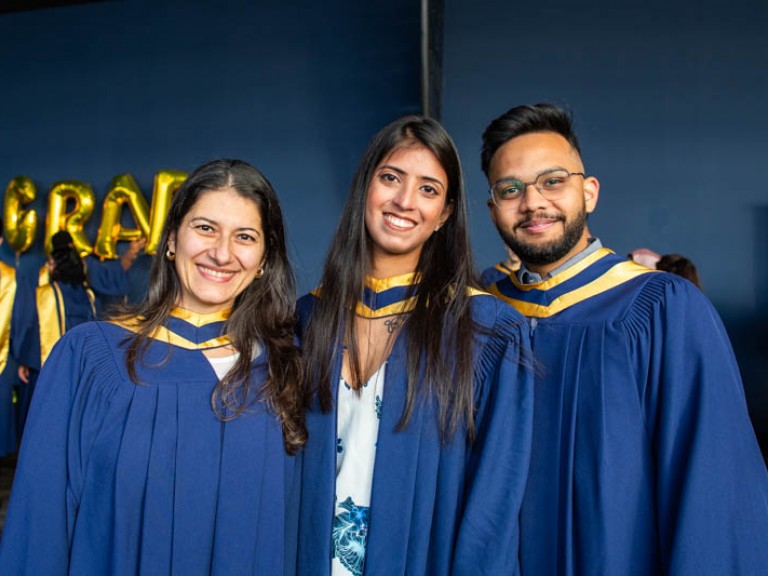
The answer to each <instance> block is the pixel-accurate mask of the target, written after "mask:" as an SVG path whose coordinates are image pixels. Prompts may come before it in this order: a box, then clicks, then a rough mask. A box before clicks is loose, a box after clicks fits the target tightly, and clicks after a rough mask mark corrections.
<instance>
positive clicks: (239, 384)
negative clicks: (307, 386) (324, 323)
mask: <svg viewBox="0 0 768 576" xmlns="http://www.w3.org/2000/svg"><path fill="white" fill-rule="evenodd" d="M225 188H231V189H233V190H234V191H235V192H237V193H238V194H240V195H241V196H243V197H244V198H248V199H249V200H252V201H253V202H254V203H255V204H256V205H257V206H258V208H259V212H260V214H261V221H262V227H263V230H264V238H265V242H266V255H265V264H264V275H263V276H262V277H261V278H259V279H256V280H254V281H253V282H251V284H250V285H249V286H248V287H247V288H246V289H245V290H243V292H241V293H240V294H239V295H238V297H237V298H236V299H235V304H234V307H233V308H232V312H231V314H230V316H229V318H228V320H227V322H226V328H225V330H226V332H227V334H229V335H230V336H231V338H232V342H233V344H234V346H235V347H236V348H237V350H238V351H239V352H240V357H239V358H238V360H237V362H236V363H235V365H234V366H233V367H232V369H231V370H230V371H229V373H227V375H226V376H225V377H224V378H223V379H222V380H221V381H220V382H219V383H218V384H217V385H216V387H215V388H214V391H213V394H212V395H211V406H212V408H213V410H214V411H215V412H216V414H217V415H218V416H219V418H220V419H221V420H224V421H226V420H231V419H233V418H236V417H237V416H238V415H240V414H241V413H242V412H244V411H245V410H246V409H247V408H248V403H249V399H250V398H252V397H253V394H252V390H251V387H252V385H253V384H252V382H251V378H250V375H251V363H252V361H253V352H254V350H255V349H256V348H257V346H256V344H257V343H261V344H262V345H263V346H264V347H265V348H266V352H267V358H268V363H269V375H268V377H267V380H266V381H265V382H264V384H263V385H262V387H261V389H260V390H258V391H257V392H258V394H259V397H260V398H262V399H264V400H266V402H267V403H268V404H269V405H270V407H271V408H272V409H273V410H274V411H275V412H276V413H277V415H278V416H279V417H280V419H281V421H282V426H283V440H284V444H285V449H286V451H287V452H288V453H291V454H292V453H295V452H296V451H297V450H298V449H299V448H300V447H301V446H302V445H303V444H304V443H305V442H306V438H307V432H306V427H305V424H304V411H303V406H302V401H301V396H300V381H301V363H300V358H299V351H298V349H297V348H296V346H295V345H294V326H295V319H296V313H295V298H296V290H295V280H294V276H293V272H292V270H291V266H290V264H289V262H288V255H287V251H286V246H285V232H284V227H283V216H282V212H281V210H280V204H279V202H278V199H277V195H276V194H275V191H274V189H273V188H272V185H271V184H270V182H269V181H268V180H267V179H266V177H265V176H264V175H263V174H261V172H259V171H258V170H256V169H255V168H254V167H252V166H251V165H249V164H247V163H246V162H243V161H240V160H214V161H211V162H208V163H206V164H203V165H202V166H200V167H199V168H197V169H196V170H195V171H194V172H192V173H191V174H190V175H189V177H188V178H187V180H186V181H185V182H184V184H182V186H181V187H180V188H179V189H178V191H177V192H176V193H175V194H174V196H173V200H172V202H171V206H170V209H169V212H168V216H167V218H166V221H165V225H164V228H163V233H162V235H161V238H160V242H159V245H158V254H157V256H156V257H155V258H154V259H153V262H152V269H151V272H150V279H149V291H148V294H147V298H146V299H145V300H144V301H143V302H141V303H139V304H137V305H135V306H132V307H123V308H122V309H121V310H119V312H118V314H119V316H120V317H122V318H125V317H126V316H133V317H136V318H137V319H138V322H139V330H138V331H137V333H136V335H135V336H133V337H131V338H130V340H129V345H128V352H127V355H126V364H127V367H128V372H129V374H130V376H131V378H132V379H133V380H134V382H137V383H138V382H139V379H138V375H137V371H136V363H137V362H141V361H142V359H143V356H144V353H145V352H146V350H147V348H148V346H149V344H150V339H149V336H150V334H152V333H153V332H154V330H155V329H157V328H158V327H160V326H162V325H164V324H165V323H166V322H167V321H168V318H169V315H170V312H171V310H172V309H173V307H174V306H175V305H176V303H177V302H178V301H179V297H180V295H181V284H180V281H179V277H178V275H177V273H176V268H175V266H174V263H173V262H172V261H170V260H168V259H167V258H166V257H165V253H166V251H167V249H168V239H169V236H170V235H171V234H172V233H173V234H176V235H177V233H178V230H179V227H180V226H181V223H182V220H183V219H184V216H185V215H186V214H187V213H188V212H189V211H190V209H191V208H192V207H193V206H194V205H195V203H196V202H197V201H198V199H199V198H200V197H201V196H202V195H203V194H205V193H206V192H209V191H215V190H221V189H225Z"/></svg>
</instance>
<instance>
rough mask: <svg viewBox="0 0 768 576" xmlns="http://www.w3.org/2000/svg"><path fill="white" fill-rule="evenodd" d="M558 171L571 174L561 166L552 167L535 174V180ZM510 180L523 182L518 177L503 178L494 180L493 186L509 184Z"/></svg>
mask: <svg viewBox="0 0 768 576" xmlns="http://www.w3.org/2000/svg"><path fill="white" fill-rule="evenodd" d="M558 170H565V171H566V172H571V171H570V170H568V168H565V167H563V166H555V167H552V168H547V169H545V170H542V171H541V172H539V173H537V174H536V177H535V179H538V178H539V177H541V176H544V174H548V173H549V172H557V171H558ZM572 174H573V172H572ZM512 180H517V181H519V182H524V180H523V178H521V177H520V176H504V177H503V178H499V179H498V180H496V182H495V183H494V186H495V185H496V184H499V183H501V182H511V181H512Z"/></svg>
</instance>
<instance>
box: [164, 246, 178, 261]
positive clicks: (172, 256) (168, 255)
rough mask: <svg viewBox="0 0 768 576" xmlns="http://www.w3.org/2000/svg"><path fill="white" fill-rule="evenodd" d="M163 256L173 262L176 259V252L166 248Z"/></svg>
mask: <svg viewBox="0 0 768 576" xmlns="http://www.w3.org/2000/svg"><path fill="white" fill-rule="evenodd" d="M165 257H166V259H167V260H168V261H169V262H173V261H174V260H176V252H174V251H173V250H171V249H170V248H168V250H166V251H165Z"/></svg>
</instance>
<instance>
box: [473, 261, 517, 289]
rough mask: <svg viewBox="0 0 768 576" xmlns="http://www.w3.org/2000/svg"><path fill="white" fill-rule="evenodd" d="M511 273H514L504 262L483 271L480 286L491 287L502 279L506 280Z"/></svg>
mask: <svg viewBox="0 0 768 576" xmlns="http://www.w3.org/2000/svg"><path fill="white" fill-rule="evenodd" d="M510 272H512V270H510V269H509V268H507V266H506V265H505V264H504V262H499V263H498V264H496V265H494V266H491V267H490V268H486V269H485V270H483V273H482V274H480V284H481V285H482V286H490V285H491V284H495V283H496V282H498V281H499V280H501V279H502V278H506V277H507V275H508V274H509V273H510Z"/></svg>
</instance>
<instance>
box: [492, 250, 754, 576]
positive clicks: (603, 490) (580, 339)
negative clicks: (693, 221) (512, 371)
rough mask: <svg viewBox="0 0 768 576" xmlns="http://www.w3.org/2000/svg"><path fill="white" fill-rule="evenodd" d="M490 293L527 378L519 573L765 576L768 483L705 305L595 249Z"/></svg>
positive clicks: (693, 294)
mask: <svg viewBox="0 0 768 576" xmlns="http://www.w3.org/2000/svg"><path fill="white" fill-rule="evenodd" d="M489 291H490V292H492V293H495V294H496V295H498V296H500V297H501V298H503V299H505V300H506V301H508V302H510V303H512V304H513V305H514V306H515V307H516V308H518V309H519V310H521V311H522V312H523V313H524V314H526V315H527V316H531V317H532V320H531V324H532V328H531V332H532V339H533V348H534V354H535V355H536V357H537V361H538V364H539V370H538V371H537V379H536V397H535V409H534V412H535V414H536V417H535V419H534V432H533V456H532V460H531V471H530V476H529V480H528V486H527V490H526V495H525V501H524V504H523V511H522V527H521V531H522V543H521V559H522V568H523V573H524V574H535V575H537V576H546V575H550V574H568V575H570V574H582V575H584V574H594V575H603V574H611V575H613V574H617V575H619V574H620V575H629V576H631V575H638V576H639V575H651V574H654V575H655V574H666V575H690V574H696V575H697V576H698V575H701V576H706V575H712V576H723V575H728V576H735V575H741V574H755V575H756V574H767V573H768V476H767V475H766V470H765V467H764V464H763V460H762V458H761V455H760V452H759V449H758V446H757V442H756V440H755V436H754V433H753V430H752V427H751V424H750V421H749V418H748V415H747V410H746V402H745V398H744V393H743V389H742V385H741V380H740V376H739V371H738V367H737V365H736V361H735V359H734V356H733V353H732V350H731V346H730V343H729V341H728V337H727V335H726V333H725V330H724V328H723V326H722V324H721V322H720V319H719V317H718V315H717V313H716V312H715V310H714V308H713V307H712V305H711V304H710V302H709V301H708V300H707V299H706V298H705V297H704V295H703V294H702V292H701V291H700V290H698V289H697V288H696V287H695V286H693V285H692V284H690V283H689V282H687V281H685V280H683V279H681V278H680V277H678V276H674V275H671V274H666V273H659V272H652V271H650V270H648V269H645V268H642V267H639V266H637V265H635V264H633V263H631V262H628V261H626V260H625V259H624V258H621V257H618V256H616V255H614V254H613V253H611V252H610V251H608V250H605V249H603V250H600V251H598V252H597V253H596V254H594V255H592V256H589V257H587V258H586V259H585V260H584V261H582V262H580V263H577V264H575V265H574V266H572V267H571V268H568V269H566V270H565V271H564V272H561V273H560V274H558V275H556V276H555V277H553V278H551V279H548V280H546V281H544V282H541V283H538V284H533V285H526V286H522V287H521V286H519V285H517V284H516V283H515V281H513V279H512V278H509V277H508V278H506V279H504V280H501V281H499V282H497V283H496V284H494V285H493V286H490V287H489Z"/></svg>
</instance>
